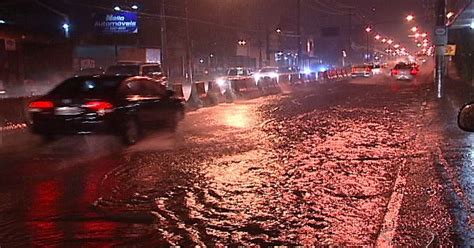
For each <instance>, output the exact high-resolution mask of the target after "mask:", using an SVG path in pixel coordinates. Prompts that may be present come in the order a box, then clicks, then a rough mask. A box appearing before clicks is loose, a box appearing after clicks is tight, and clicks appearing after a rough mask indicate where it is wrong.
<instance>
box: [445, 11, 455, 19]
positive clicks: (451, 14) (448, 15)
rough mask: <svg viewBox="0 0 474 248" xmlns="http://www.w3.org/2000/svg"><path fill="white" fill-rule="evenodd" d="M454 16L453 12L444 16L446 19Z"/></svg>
mask: <svg viewBox="0 0 474 248" xmlns="http://www.w3.org/2000/svg"><path fill="white" fill-rule="evenodd" d="M453 16H454V12H452V11H449V12H448V14H446V17H447V18H448V19H449V18H451V17H453Z"/></svg>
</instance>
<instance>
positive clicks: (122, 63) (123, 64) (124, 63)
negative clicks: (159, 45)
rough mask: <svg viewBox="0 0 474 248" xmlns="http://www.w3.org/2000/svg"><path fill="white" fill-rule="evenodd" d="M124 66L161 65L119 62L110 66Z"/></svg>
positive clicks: (157, 64) (155, 64)
mask: <svg viewBox="0 0 474 248" xmlns="http://www.w3.org/2000/svg"><path fill="white" fill-rule="evenodd" d="M126 65H136V66H141V65H152V66H160V65H161V64H159V63H139V62H119V63H118V64H116V65H112V66H126Z"/></svg>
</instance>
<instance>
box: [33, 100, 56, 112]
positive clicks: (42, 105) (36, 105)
mask: <svg viewBox="0 0 474 248" xmlns="http://www.w3.org/2000/svg"><path fill="white" fill-rule="evenodd" d="M52 108H54V103H53V102H52V101H34V102H31V103H30V105H28V109H29V111H32V112H37V111H43V110H49V109H52Z"/></svg>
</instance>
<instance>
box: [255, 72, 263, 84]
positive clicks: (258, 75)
mask: <svg viewBox="0 0 474 248" xmlns="http://www.w3.org/2000/svg"><path fill="white" fill-rule="evenodd" d="M253 78H254V79H255V82H257V83H258V81H260V79H261V78H262V75H260V74H255V75H253Z"/></svg>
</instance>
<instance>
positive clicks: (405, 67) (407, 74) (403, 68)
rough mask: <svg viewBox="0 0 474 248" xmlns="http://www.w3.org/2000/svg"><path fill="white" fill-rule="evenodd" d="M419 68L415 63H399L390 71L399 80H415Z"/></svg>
mask: <svg viewBox="0 0 474 248" xmlns="http://www.w3.org/2000/svg"><path fill="white" fill-rule="evenodd" d="M417 74H418V69H417V67H416V66H414V65H413V64H405V63H398V64H396V65H395V67H394V68H393V69H392V70H391V71H390V75H391V76H392V77H393V78H395V79H397V80H413V79H414V78H415V76H416V75H417Z"/></svg>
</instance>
